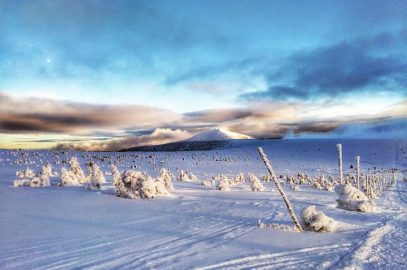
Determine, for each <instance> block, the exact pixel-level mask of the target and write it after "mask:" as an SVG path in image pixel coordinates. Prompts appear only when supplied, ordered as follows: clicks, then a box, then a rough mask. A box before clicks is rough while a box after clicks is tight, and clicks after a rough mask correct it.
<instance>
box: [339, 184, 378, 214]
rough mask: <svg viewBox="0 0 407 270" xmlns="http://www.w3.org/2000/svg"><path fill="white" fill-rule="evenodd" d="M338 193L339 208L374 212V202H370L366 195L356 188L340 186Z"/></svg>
mask: <svg viewBox="0 0 407 270" xmlns="http://www.w3.org/2000/svg"><path fill="white" fill-rule="evenodd" d="M336 192H337V193H338V194H339V198H338V199H337V202H338V207H339V208H342V209H345V210H350V211H360V212H372V211H374V204H373V202H371V201H369V199H368V198H367V197H366V195H365V194H364V193H363V192H362V191H360V190H359V189H357V188H355V187H354V186H352V185H350V184H347V185H338V186H337V187H336Z"/></svg>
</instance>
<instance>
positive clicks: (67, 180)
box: [58, 168, 81, 186]
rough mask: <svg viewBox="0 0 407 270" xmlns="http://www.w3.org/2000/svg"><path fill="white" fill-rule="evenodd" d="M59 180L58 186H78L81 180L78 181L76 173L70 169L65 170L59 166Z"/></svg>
mask: <svg viewBox="0 0 407 270" xmlns="http://www.w3.org/2000/svg"><path fill="white" fill-rule="evenodd" d="M60 178H61V179H60V182H59V183H58V185H59V186H80V185H81V182H80V181H79V179H78V177H77V176H76V174H74V173H73V172H72V171H71V170H67V169H66V168H61V176H60Z"/></svg>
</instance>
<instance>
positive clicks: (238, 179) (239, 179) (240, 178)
mask: <svg viewBox="0 0 407 270" xmlns="http://www.w3.org/2000/svg"><path fill="white" fill-rule="evenodd" d="M244 180H245V177H244V174H243V173H242V172H240V173H239V174H238V175H236V177H235V182H236V183H243V182H244Z"/></svg>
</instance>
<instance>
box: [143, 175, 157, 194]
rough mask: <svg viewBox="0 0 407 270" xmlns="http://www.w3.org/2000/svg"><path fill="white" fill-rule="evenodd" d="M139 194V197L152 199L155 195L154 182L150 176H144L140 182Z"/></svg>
mask: <svg viewBox="0 0 407 270" xmlns="http://www.w3.org/2000/svg"><path fill="white" fill-rule="evenodd" d="M139 194H140V197H141V198H144V199H152V198H154V196H155V195H156V184H155V183H154V181H153V179H151V177H146V178H145V179H144V180H143V181H142V183H141V188H140V189H139Z"/></svg>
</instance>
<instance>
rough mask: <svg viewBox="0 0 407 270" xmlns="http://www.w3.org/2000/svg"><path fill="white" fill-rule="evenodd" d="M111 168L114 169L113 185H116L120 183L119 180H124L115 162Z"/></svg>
mask: <svg viewBox="0 0 407 270" xmlns="http://www.w3.org/2000/svg"><path fill="white" fill-rule="evenodd" d="M110 169H111V170H112V182H113V186H116V184H118V182H119V181H121V180H122V179H121V176H120V172H119V170H118V169H117V167H116V166H115V165H114V164H112V166H110Z"/></svg>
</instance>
